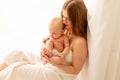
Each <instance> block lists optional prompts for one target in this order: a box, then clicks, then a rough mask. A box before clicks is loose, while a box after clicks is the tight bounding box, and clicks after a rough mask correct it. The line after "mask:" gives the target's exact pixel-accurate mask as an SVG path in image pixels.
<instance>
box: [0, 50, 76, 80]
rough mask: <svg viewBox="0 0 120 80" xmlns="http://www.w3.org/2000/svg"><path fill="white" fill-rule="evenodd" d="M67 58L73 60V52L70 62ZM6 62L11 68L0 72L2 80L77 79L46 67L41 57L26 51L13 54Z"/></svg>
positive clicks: (70, 54)
mask: <svg viewBox="0 0 120 80" xmlns="http://www.w3.org/2000/svg"><path fill="white" fill-rule="evenodd" d="M67 56H68V57H69V59H70V58H71V59H72V53H71V51H70V52H69V53H68V55H66V59H65V60H66V61H65V62H69V61H70V60H68V61H67V59H68V58H67ZM5 61H6V62H7V63H9V67H7V68H6V69H4V70H2V71H1V72H0V80H74V79H75V77H76V75H73V74H68V73H66V72H64V71H62V70H60V69H58V68H56V67H54V66H52V65H50V64H46V65H44V64H43V63H42V62H41V61H40V60H39V57H36V56H35V55H33V54H30V53H28V52H24V51H13V52H11V53H10V54H8V55H7V57H6V58H5ZM71 61H72V60H71ZM69 63H70V62H69ZM69 63H68V64H69Z"/></svg>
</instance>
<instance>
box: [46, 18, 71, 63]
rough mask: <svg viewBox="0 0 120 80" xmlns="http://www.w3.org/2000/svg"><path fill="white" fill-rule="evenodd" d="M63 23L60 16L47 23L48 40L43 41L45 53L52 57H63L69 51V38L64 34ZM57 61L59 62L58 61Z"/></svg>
mask: <svg viewBox="0 0 120 80" xmlns="http://www.w3.org/2000/svg"><path fill="white" fill-rule="evenodd" d="M63 28H64V25H63V23H62V19H61V18H60V17H55V18H53V19H52V21H51V22H50V24H49V33H50V35H49V36H48V38H49V39H48V40H47V41H46V43H45V46H46V48H47V50H48V51H49V52H48V53H47V54H46V55H47V56H48V57H52V59H56V61H57V60H58V59H63V58H64V57H65V55H66V54H67V53H68V51H69V39H68V37H67V36H65V35H64V29H63ZM58 63H59V62H58Z"/></svg>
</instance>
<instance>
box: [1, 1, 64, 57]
mask: <svg viewBox="0 0 120 80" xmlns="http://www.w3.org/2000/svg"><path fill="white" fill-rule="evenodd" d="M64 1H65V0H0V56H1V55H2V54H3V53H2V51H3V50H4V51H10V50H11V49H12V50H13V49H25V50H29V51H33V52H35V53H36V52H39V49H40V43H41V39H42V38H43V37H45V36H46V35H47V34H48V29H47V27H48V24H49V21H50V20H51V18H52V17H53V16H59V15H60V11H61V8H62V5H63V2H64Z"/></svg>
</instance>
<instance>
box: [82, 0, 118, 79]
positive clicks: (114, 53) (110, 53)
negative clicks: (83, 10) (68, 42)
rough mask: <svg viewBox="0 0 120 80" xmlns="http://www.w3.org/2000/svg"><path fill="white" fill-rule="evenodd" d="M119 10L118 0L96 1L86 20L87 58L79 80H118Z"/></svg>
mask: <svg viewBox="0 0 120 80" xmlns="http://www.w3.org/2000/svg"><path fill="white" fill-rule="evenodd" d="M93 8H94V7H93ZM119 8H120V0H98V4H97V8H96V11H95V13H94V15H93V16H91V18H90V19H88V22H89V27H88V37H87V38H88V49H89V58H88V62H87V67H85V70H84V71H82V72H81V75H80V78H81V79H80V80H120V36H119V34H120V10H119Z"/></svg>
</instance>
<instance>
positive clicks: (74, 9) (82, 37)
mask: <svg viewBox="0 0 120 80" xmlns="http://www.w3.org/2000/svg"><path fill="white" fill-rule="evenodd" d="M61 16H62V19H63V23H64V25H65V29H67V30H68V32H67V33H66V35H67V36H68V37H69V40H70V51H69V53H68V55H66V57H65V60H64V63H65V64H60V65H58V64H54V61H52V60H50V59H48V60H49V63H48V64H46V65H43V64H42V63H40V64H39V65H32V64H30V63H29V64H27V63H24V64H22V65H18V64H17V63H19V60H18V62H14V63H11V64H10V65H9V66H8V67H7V68H6V69H4V70H2V71H1V72H0V80H74V79H75V78H76V75H77V74H78V73H79V72H80V70H81V69H82V66H83V65H84V63H85V60H86V58H87V42H86V40H87V39H86V34H87V9H86V7H85V4H84V2H83V1H82V0H66V2H65V3H64V5H63V8H62V11H61ZM18 53H19V52H15V53H14V54H18ZM44 53H45V51H42V55H41V57H44V58H46V57H45V56H46V55H45V54H44ZM11 54H13V53H11ZM11 54H9V55H8V56H11ZM22 54H24V53H22ZM12 57H15V56H12ZM26 60H27V59H26ZM5 61H7V62H9V60H7V58H6V60H5ZM12 61H14V58H13V60H12ZM21 62H22V61H21ZM23 62H24V59H23ZM28 62H29V60H28ZM5 64H6V65H8V64H7V63H5ZM14 65H17V66H14ZM13 66H14V67H13ZM11 68H12V69H11Z"/></svg>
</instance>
